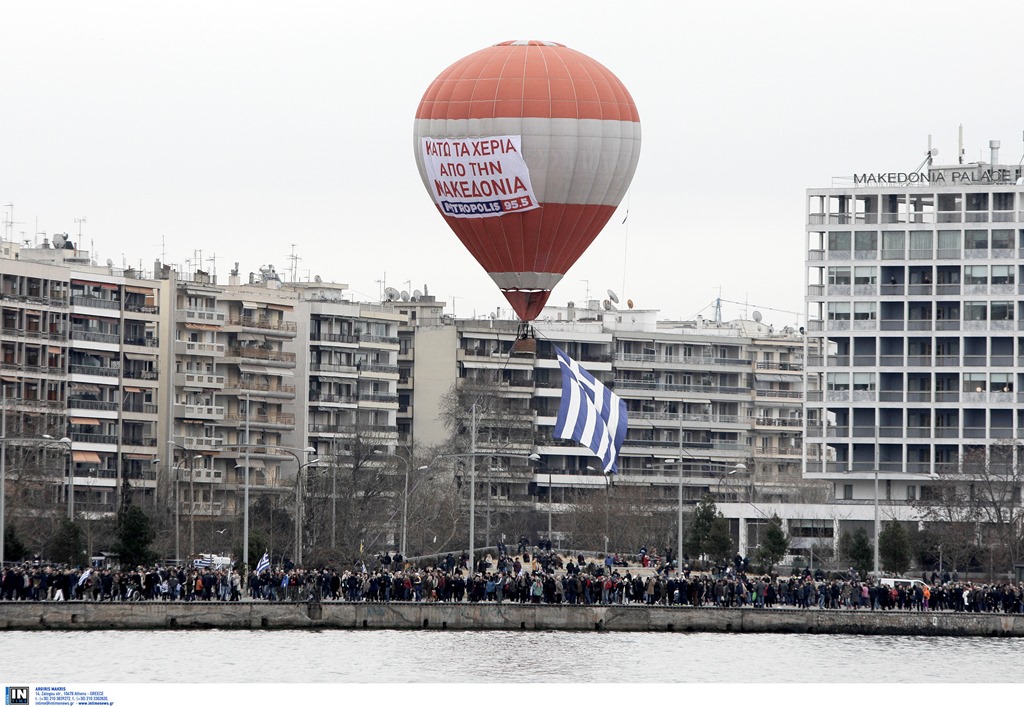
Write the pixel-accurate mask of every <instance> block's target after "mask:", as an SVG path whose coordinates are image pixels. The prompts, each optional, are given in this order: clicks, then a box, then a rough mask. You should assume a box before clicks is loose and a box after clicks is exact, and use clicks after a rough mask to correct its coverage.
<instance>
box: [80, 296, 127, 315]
mask: <svg viewBox="0 0 1024 707" xmlns="http://www.w3.org/2000/svg"><path fill="white" fill-rule="evenodd" d="M71 306H72V307H92V308H93V309H108V310H114V311H118V312H119V311H121V303H120V302H119V301H118V300H112V299H100V298H99V297H84V296H82V295H75V296H73V297H72V298H71Z"/></svg>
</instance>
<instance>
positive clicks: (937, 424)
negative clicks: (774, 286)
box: [804, 141, 1024, 518]
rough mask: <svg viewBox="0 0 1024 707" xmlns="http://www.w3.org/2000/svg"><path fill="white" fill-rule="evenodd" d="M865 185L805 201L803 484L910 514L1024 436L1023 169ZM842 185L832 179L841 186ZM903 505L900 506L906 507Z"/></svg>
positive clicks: (887, 176) (847, 184) (864, 177)
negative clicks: (812, 482)
mask: <svg viewBox="0 0 1024 707" xmlns="http://www.w3.org/2000/svg"><path fill="white" fill-rule="evenodd" d="M990 148H991V159H990V162H988V163H985V162H979V163H972V164H957V165H953V166H943V167H940V166H932V165H931V164H929V163H930V161H931V160H930V158H929V159H928V160H926V164H927V166H925V165H924V164H923V165H922V167H923V168H924V169H923V171H919V172H915V173H909V174H908V173H879V174H871V173H862V174H858V175H856V176H855V177H854V178H853V179H847V180H843V181H844V184H843V185H842V186H836V185H834V186H833V188H828V189H809V190H808V191H807V223H806V253H807V259H806V266H807V267H806V270H807V282H806V305H807V336H808V339H809V340H811V341H813V340H815V339H817V340H819V342H820V343H821V344H822V346H821V347H820V350H821V351H822V355H811V356H808V358H807V368H806V371H807V382H806V390H807V391H808V400H807V407H806V415H805V421H806V422H805V430H804V436H805V440H806V448H807V450H809V451H811V452H813V453H812V454H806V455H805V459H804V473H805V475H806V476H809V477H810V478H819V479H827V480H830V481H832V482H833V489H834V493H835V499H836V501H837V502H839V503H842V502H844V501H845V502H848V503H849V504H850V507H851V509H852V508H856V506H857V504H858V503H859V504H868V505H875V506H877V503H876V501H877V498H876V496H875V494H876V491H875V487H876V484H877V487H878V489H879V490H878V491H877V493H878V497H879V498H881V500H882V502H883V503H884V504H886V511H885V512H886V514H887V517H904V518H911V517H913V516H912V508H911V504H912V502H913V501H914V500H916V499H920V498H922V497H927V495H928V494H929V493H931V492H932V491H933V490H934V481H935V478H936V475H938V476H940V477H941V476H942V475H943V474H951V473H955V472H957V470H958V468H960V465H961V464H962V462H963V459H964V458H965V457H967V456H970V455H977V454H985V453H989V454H991V450H992V449H995V448H998V445H1000V444H1001V443H1005V442H1006V441H1013V440H1018V439H1020V438H1021V433H1022V431H1024V411H1022V409H1021V406H1020V405H1019V401H1020V400H1021V398H1020V397H1019V396H1020V392H1019V391H1020V390H1021V384H1022V380H1021V368H1020V362H1021V361H1024V336H1022V334H1021V330H1022V328H1024V326H1022V325H1024V307H1022V297H1021V294H1020V292H1021V284H1020V283H1021V280H1022V275H1024V273H1022V270H1021V267H1022V264H1024V260H1022V258H1021V253H1022V252H1024V251H1022V249H1024V230H1022V229H1024V186H1021V179H1020V177H1021V169H1020V166H1019V165H1009V166H1007V165H1001V164H1000V163H999V156H998V150H999V144H998V143H997V142H995V141H993V142H992V143H990ZM836 181H839V180H836ZM901 507H902V508H901Z"/></svg>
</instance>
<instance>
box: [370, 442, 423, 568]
mask: <svg viewBox="0 0 1024 707" xmlns="http://www.w3.org/2000/svg"><path fill="white" fill-rule="evenodd" d="M373 453H374V454H380V455H382V456H384V457H386V458H388V459H397V460H398V461H400V462H402V465H403V466H404V467H405V484H404V487H403V490H402V538H401V541H400V543H399V546H398V551H399V552H400V553H402V557H405V556H406V555H405V550H406V547H405V538H406V532H407V528H408V522H409V460H408V459H406V458H405V457H403V456H400V455H398V454H387V453H385V452H382V451H381V450H379V449H375V450H374V451H373ZM420 468H421V469H425V468H426V467H420ZM392 517H393V516H392Z"/></svg>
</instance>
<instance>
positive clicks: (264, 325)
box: [226, 317, 397, 342]
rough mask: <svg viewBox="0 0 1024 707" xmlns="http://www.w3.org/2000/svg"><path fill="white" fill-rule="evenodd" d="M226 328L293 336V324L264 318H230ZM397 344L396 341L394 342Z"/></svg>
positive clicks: (294, 327)
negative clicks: (258, 330) (259, 330)
mask: <svg viewBox="0 0 1024 707" xmlns="http://www.w3.org/2000/svg"><path fill="white" fill-rule="evenodd" d="M226 325H227V326H232V327H242V328H244V329H262V330H264V331H274V332H279V333H280V334H281V335H282V336H289V335H290V336H295V331H296V326H295V322H286V321H280V320H272V319H268V318H264V317H231V318H230V319H228V320H227V322H226ZM395 341H396V342H397V339H396V340H395Z"/></svg>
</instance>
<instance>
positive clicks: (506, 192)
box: [414, 41, 640, 322]
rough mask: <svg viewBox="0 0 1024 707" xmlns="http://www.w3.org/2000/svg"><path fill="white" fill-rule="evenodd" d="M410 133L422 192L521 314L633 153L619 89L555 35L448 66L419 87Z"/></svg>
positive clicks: (601, 220)
mask: <svg viewBox="0 0 1024 707" xmlns="http://www.w3.org/2000/svg"><path fill="white" fill-rule="evenodd" d="M414 133H415V149H416V164H417V166H418V167H419V170H420V176H421V177H422V179H423V183H424V185H425V186H426V188H427V191H428V192H430V194H431V196H432V197H433V198H434V203H435V204H436V205H437V208H438V210H439V211H440V212H441V215H442V216H443V217H444V219H445V221H447V222H448V225H449V227H451V229H452V230H453V231H454V232H455V234H456V235H457V236H458V237H459V240H461V241H462V243H463V245H464V246H465V247H466V248H467V249H468V250H469V252H470V253H471V254H472V255H473V257H475V258H476V259H477V261H478V262H479V263H480V264H481V265H482V266H483V267H484V269H485V270H486V271H487V273H488V274H489V275H490V276H491V278H492V279H493V280H494V282H495V284H497V285H498V287H499V288H500V289H501V291H502V292H503V293H504V295H505V297H506V298H507V299H508V301H509V303H510V304H511V305H512V307H513V309H515V311H516V313H517V314H518V315H519V318H520V319H521V320H522V321H523V322H528V321H531V320H533V319H535V318H536V317H537V316H538V315H539V314H540V312H541V310H542V309H543V308H544V304H545V303H546V302H547V299H548V297H549V295H550V294H551V290H552V288H554V286H555V285H556V284H557V283H558V282H559V280H561V279H562V276H563V275H565V273H566V272H567V271H568V270H569V268H570V267H572V265H573V263H575V262H576V260H577V259H578V258H579V257H580V256H581V255H582V254H583V252H584V251H585V250H586V249H587V247H588V246H589V245H590V243H591V242H592V241H593V240H594V238H595V237H596V236H597V234H598V233H600V231H601V229H602V228H603V227H604V225H605V224H606V223H607V222H608V219H609V218H611V216H612V214H613V213H614V212H615V209H616V207H617V206H618V205H619V202H620V201H621V200H622V197H623V196H624V195H625V193H626V190H627V189H628V187H629V183H630V180H631V179H632V178H633V173H634V172H635V171H636V165H637V160H638V159H639V157H640V119H639V116H638V114H637V110H636V105H635V104H634V103H633V99H632V98H631V97H630V95H629V91H627V90H626V87H625V86H623V85H622V82H621V81H619V79H618V78H616V76H615V75H614V74H613V73H612V72H611V71H609V70H608V69H606V68H605V67H604V66H602V65H601V64H599V63H598V62H596V61H594V60H593V59H591V58H590V57H588V56H586V55H584V54H581V53H579V52H577V51H574V50H572V49H569V48H568V47H566V46H564V45H562V44H556V43H554V42H537V41H517V42H503V43H501V44H497V45H495V46H493V47H488V48H486V49H482V50H480V51H478V52H475V53H473V54H470V55H469V56H467V57H466V58H464V59H460V60H459V61H457V62H455V63H454V64H452V65H451V66H449V67H448V68H447V69H445V70H444V71H443V72H442V73H441V74H440V76H438V77H437V78H436V79H434V82H433V83H432V84H430V87H429V88H427V91H426V93H424V94H423V99H422V100H421V101H420V105H419V107H418V108H417V110H416V125H415V130H414Z"/></svg>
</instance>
